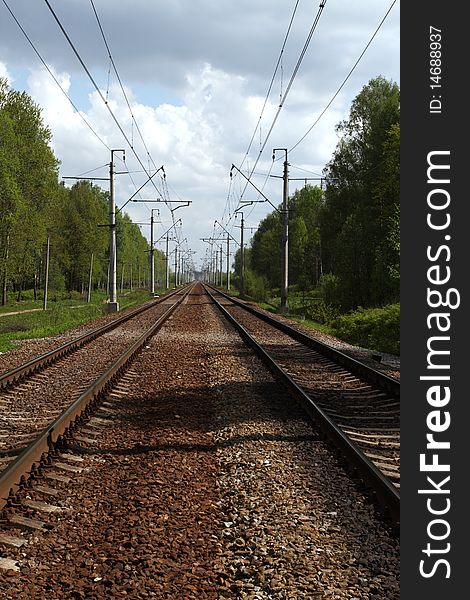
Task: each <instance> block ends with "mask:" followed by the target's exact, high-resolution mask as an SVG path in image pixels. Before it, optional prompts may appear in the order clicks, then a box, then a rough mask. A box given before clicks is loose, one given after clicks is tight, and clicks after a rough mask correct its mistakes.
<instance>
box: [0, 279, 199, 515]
mask: <svg viewBox="0 0 470 600" xmlns="http://www.w3.org/2000/svg"><path fill="white" fill-rule="evenodd" d="M186 294H187V290H185V291H183V292H181V291H180V292H178V293H171V294H169V295H167V296H165V297H163V298H162V299H160V300H159V301H157V302H155V301H151V302H149V303H146V304H145V305H143V306H141V307H139V308H138V309H137V310H133V311H131V312H129V313H127V314H125V315H123V316H121V317H120V318H118V319H115V320H113V321H112V322H111V323H108V324H106V325H104V326H101V327H99V328H96V329H94V330H92V331H90V332H87V333H85V334H83V335H81V336H79V337H78V338H75V339H73V340H71V341H70V342H67V343H65V344H63V345H61V346H59V347H58V348H57V349H54V350H52V351H50V352H47V353H46V354H44V355H41V356H39V357H37V358H36V359H33V360H30V361H28V363H26V364H24V365H19V366H17V367H15V368H14V369H11V370H9V371H7V372H6V373H4V374H3V375H0V406H1V407H2V409H3V410H2V414H1V416H0V509H1V508H2V507H3V506H4V505H5V502H6V497H7V496H8V494H9V491H8V490H9V489H11V486H13V489H15V485H17V484H18V482H19V479H20V478H21V476H25V475H26V474H27V473H28V469H30V468H31V467H32V465H33V464H34V462H35V461H37V460H38V459H39V458H40V456H41V454H42V453H44V452H46V451H47V450H48V447H49V446H51V445H52V443H53V442H55V441H56V440H57V439H58V437H59V436H60V435H62V434H63V433H64V431H65V430H66V429H67V428H68V427H69V426H70V424H71V423H72V422H73V420H74V419H78V418H79V416H80V414H81V413H82V411H84V410H85V409H86V406H87V405H88V404H89V403H90V402H91V401H92V400H93V399H94V398H95V397H96V396H97V395H99V394H100V393H101V392H102V390H104V389H106V386H107V385H109V381H110V380H111V379H112V377H114V376H115V373H117V372H118V371H119V370H120V369H121V368H122V365H123V364H125V362H126V361H128V360H129V357H128V355H129V356H134V355H135V354H136V353H137V352H138V351H139V350H140V348H141V347H142V346H143V344H144V343H145V340H146V339H147V338H148V337H149V335H151V334H152V333H153V331H154V330H155V328H154V324H155V323H158V324H159V325H158V326H160V325H161V323H163V322H164V320H165V319H166V318H168V317H169V316H170V314H171V312H172V311H173V310H174V308H175V307H176V306H177V305H178V304H179V303H180V302H181V301H182V299H184V297H186ZM157 329H158V327H157ZM132 342H133V343H132ZM122 357H126V358H122ZM38 440H39V441H38ZM15 457H18V459H16V458H15ZM14 484H15V485H14ZM9 486H10V488H9Z"/></svg>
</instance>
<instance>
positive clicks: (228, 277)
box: [227, 232, 230, 292]
mask: <svg viewBox="0 0 470 600" xmlns="http://www.w3.org/2000/svg"><path fill="white" fill-rule="evenodd" d="M227 292H230V237H229V235H228V232H227Z"/></svg>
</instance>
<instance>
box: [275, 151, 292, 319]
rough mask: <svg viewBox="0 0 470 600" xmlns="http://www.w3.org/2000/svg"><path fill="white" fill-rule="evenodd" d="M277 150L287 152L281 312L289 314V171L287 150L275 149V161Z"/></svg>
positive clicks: (283, 201) (283, 202) (283, 199)
mask: <svg viewBox="0 0 470 600" xmlns="http://www.w3.org/2000/svg"><path fill="white" fill-rule="evenodd" d="M277 150H280V151H282V152H285V155H286V158H285V161H284V173H283V176H282V178H283V184H284V185H283V193H282V221H283V223H282V224H283V227H282V238H281V270H282V281H281V305H280V307H279V312H281V313H288V312H289V303H288V299H287V296H288V288H289V206H288V198H289V171H288V166H289V163H288V162H287V148H274V149H273V160H274V158H275V153H276V151H277Z"/></svg>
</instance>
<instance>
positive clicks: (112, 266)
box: [108, 150, 126, 312]
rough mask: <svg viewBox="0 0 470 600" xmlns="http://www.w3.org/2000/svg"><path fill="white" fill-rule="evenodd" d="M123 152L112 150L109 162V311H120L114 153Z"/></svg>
mask: <svg viewBox="0 0 470 600" xmlns="http://www.w3.org/2000/svg"><path fill="white" fill-rule="evenodd" d="M115 152H122V153H123V155H124V156H123V159H124V160H125V158H126V155H125V151H124V150H111V162H110V163H109V302H108V312H118V311H119V304H118V301H117V286H116V262H117V256H116V201H115V199H114V153H115Z"/></svg>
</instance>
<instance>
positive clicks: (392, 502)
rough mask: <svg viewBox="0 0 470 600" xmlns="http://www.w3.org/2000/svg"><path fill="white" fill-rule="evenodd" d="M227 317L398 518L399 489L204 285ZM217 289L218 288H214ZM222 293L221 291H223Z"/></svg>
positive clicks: (393, 516)
mask: <svg viewBox="0 0 470 600" xmlns="http://www.w3.org/2000/svg"><path fill="white" fill-rule="evenodd" d="M204 287H205V288H206V291H207V293H208V294H209V296H210V297H211V298H212V300H213V302H214V304H215V305H216V306H217V307H218V309H219V310H220V311H221V313H222V314H223V315H224V316H225V317H226V319H227V320H228V321H229V322H230V323H231V324H232V325H233V326H234V327H235V328H236V330H237V331H238V332H239V334H240V336H241V337H242V339H243V340H244V341H245V342H246V343H247V344H248V345H249V346H250V347H251V348H253V350H254V351H255V352H256V353H257V354H258V356H260V358H261V359H262V360H263V362H264V363H265V364H266V365H267V366H268V368H269V369H270V371H271V372H272V373H273V375H274V376H275V377H276V378H278V379H279V380H281V381H282V382H283V383H284V384H285V385H286V386H287V388H288V389H289V390H290V391H291V393H292V394H293V396H294V397H295V398H296V399H297V400H298V401H299V402H300V403H301V405H302V406H303V407H304V408H305V410H306V411H307V412H308V414H309V415H310V417H311V418H312V419H313V421H314V422H315V423H316V424H317V426H318V427H319V429H320V430H321V432H322V433H323V435H324V436H325V437H326V438H327V439H329V440H330V441H331V442H332V443H333V444H334V445H335V446H336V447H337V448H339V449H340V450H341V452H342V453H343V455H344V456H345V458H346V459H347V461H348V462H349V463H350V464H351V465H352V466H353V468H355V469H356V470H357V471H358V472H359V473H360V476H361V478H362V479H363V481H365V482H366V484H367V485H369V486H370V488H371V489H372V490H373V491H374V492H375V494H376V496H377V499H378V500H379V502H380V503H381V505H382V506H384V507H385V508H386V509H387V510H388V512H389V515H390V517H391V519H392V520H393V521H395V522H396V523H398V522H399V520H400V493H399V491H398V490H397V488H396V487H395V486H394V485H393V484H392V483H391V481H390V480H389V479H388V478H387V477H386V476H385V475H384V474H383V473H382V472H381V471H380V470H379V469H378V468H377V467H376V466H375V465H374V464H373V463H372V462H371V461H370V460H369V459H368V458H367V457H366V456H365V455H364V454H363V452H362V451H361V450H360V448H358V447H357V446H356V444H355V443H354V442H352V441H351V440H350V439H349V438H348V437H347V435H346V434H344V433H343V432H342V431H341V429H339V427H338V426H337V425H335V423H334V422H333V421H332V420H331V419H330V417H328V415H326V414H325V412H324V411H323V410H322V409H321V408H320V407H319V406H317V404H316V403H315V402H314V401H313V400H312V398H310V396H309V395H308V394H307V393H306V392H304V390H303V389H302V388H301V387H300V386H299V385H298V384H297V383H296V382H295V381H294V380H293V379H292V377H290V376H289V375H288V374H287V373H286V372H285V371H284V370H283V369H282V368H281V367H280V366H279V365H278V364H277V363H276V362H275V360H274V359H273V358H272V357H271V355H270V354H269V353H268V352H266V350H265V349H264V348H263V347H262V346H261V345H260V344H258V342H256V341H255V339H254V338H253V337H252V336H251V335H250V334H249V333H248V331H247V330H246V329H245V328H244V327H243V326H242V325H241V324H240V323H238V321H237V320H236V319H235V318H234V317H233V316H232V315H231V314H230V313H229V311H228V310H226V308H224V307H223V306H222V305H221V304H220V302H218V301H217V300H216V298H215V297H214V295H213V294H212V293H211V292H210V291H209V290H208V289H207V287H206V286H204ZM217 291H218V290H217ZM223 295H224V294H223Z"/></svg>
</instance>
